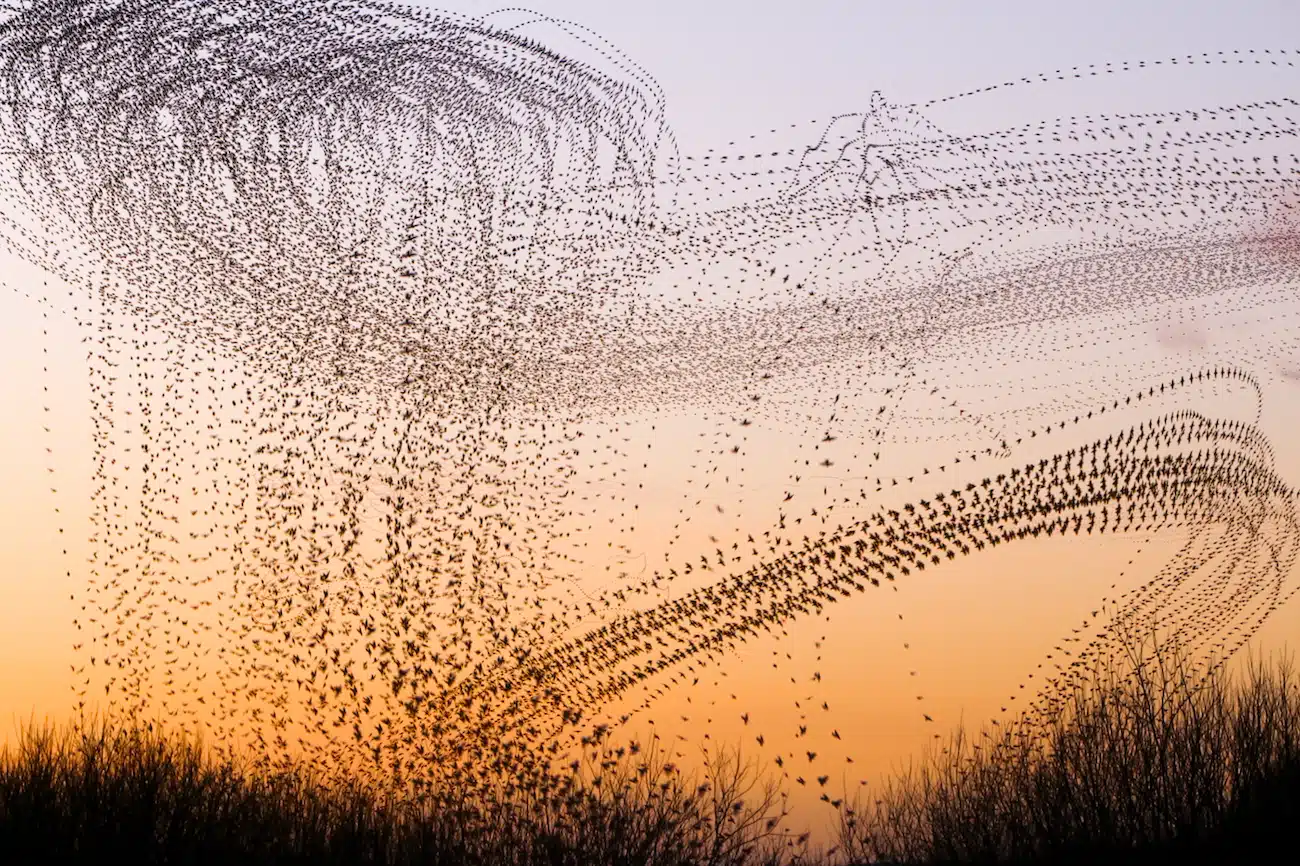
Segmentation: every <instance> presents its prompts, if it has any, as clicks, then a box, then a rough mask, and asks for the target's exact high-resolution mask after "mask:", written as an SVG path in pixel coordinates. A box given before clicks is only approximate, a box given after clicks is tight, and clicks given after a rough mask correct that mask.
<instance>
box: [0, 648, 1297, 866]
mask: <svg viewBox="0 0 1300 866" xmlns="http://www.w3.org/2000/svg"><path fill="white" fill-rule="evenodd" d="M1094 674H1095V675H1094V676H1093V678H1092V681H1091V682H1090V683H1089V684H1088V685H1087V686H1086V687H1081V688H1080V689H1079V690H1078V691H1077V692H1075V693H1074V694H1073V695H1072V696H1070V698H1069V700H1067V701H1066V702H1064V703H1063V704H1061V705H1059V708H1058V710H1057V711H1056V712H1055V714H1054V715H1053V716H1052V717H1050V718H1047V719H1044V720H1042V722H1041V724H1040V726H1039V727H1037V728H1034V729H1033V730H1032V731H1031V729H1030V727H1029V726H1028V725H1027V724H1025V723H1021V724H1020V725H1007V726H1004V727H1003V728H1001V729H995V730H997V731H998V733H997V736H996V737H994V736H993V734H992V732H990V731H985V732H981V735H979V736H977V737H972V736H970V735H965V734H958V735H956V736H955V737H954V738H953V739H952V740H951V741H950V743H949V744H948V747H947V749H946V750H944V751H936V752H935V753H934V754H932V755H930V756H929V758H928V759H927V760H926V762H925V763H924V764H923V765H922V766H921V768H920V769H918V770H916V771H914V772H912V773H911V774H909V775H907V776H904V777H902V778H900V779H898V780H895V781H894V782H892V783H891V784H890V785H889V786H888V788H887V789H886V792H885V794H884V795H883V796H882V797H881V798H880V799H879V800H877V801H875V802H873V803H871V804H868V805H863V804H854V806H853V808H852V809H850V810H845V811H843V812H842V813H841V819H842V823H841V826H840V834H839V838H838V839H837V840H836V841H837V844H836V845H835V847H834V848H832V849H831V850H830V851H829V852H826V853H825V854H821V853H819V852H814V851H811V850H809V848H808V845H807V842H806V837H802V836H796V835H794V834H793V833H791V832H789V831H788V830H787V828H786V827H785V819H786V814H785V812H784V808H783V807H784V801H783V799H782V798H781V796H780V795H779V792H778V791H777V790H776V788H775V787H774V786H773V785H772V784H771V783H770V782H768V781H766V780H764V779H763V778H761V777H760V775H759V774H758V771H757V770H756V768H755V765H754V764H752V763H748V762H745V761H744V760H742V758H741V756H740V755H739V754H737V753H726V752H723V753H717V754H714V755H711V756H709V760H708V762H707V764H706V766H705V770H704V771H703V775H702V776H701V775H697V776H694V777H688V776H687V775H686V774H683V773H682V772H680V770H678V769H677V768H676V767H674V766H673V765H672V764H670V763H668V762H667V761H666V760H664V759H663V757H662V756H660V755H658V754H655V753H653V752H652V753H650V754H647V755H638V756H636V758H635V759H629V758H628V756H626V755H624V756H623V757H622V758H619V756H618V755H617V754H616V753H613V752H611V751H609V750H608V749H605V748H604V747H603V746H601V747H600V748H598V749H597V750H596V751H594V752H593V753H589V755H591V756H592V757H590V758H589V760H588V761H587V763H586V764H584V765H582V766H580V767H579V768H578V770H577V771H576V772H575V775H574V777H573V780H572V783H571V784H570V785H569V786H568V787H567V789H565V790H564V791H563V792H562V793H561V794H558V795H555V794H551V795H547V796H541V795H537V796H531V795H530V796H525V797H522V798H519V797H517V798H515V799H514V800H512V801H511V802H509V803H504V804H498V805H496V806H494V807H493V808H492V809H482V808H471V807H470V806H468V805H465V806H463V807H448V806H447V805H446V804H445V803H444V804H443V805H442V806H439V807H431V806H428V805H424V806H416V805H413V804H411V803H406V802H397V801H395V800H393V799H391V798H380V797H375V796H372V795H369V794H367V793H365V792H363V791H360V790H353V789H348V788H342V789H340V788H337V787H334V788H331V787H327V786H325V785H323V784H321V783H320V782H318V781H317V780H314V779H313V778H312V777H311V776H310V774H308V773H306V772H302V771H291V772H283V773H279V774H276V775H274V776H264V775H258V774H256V773H253V772H250V771H248V770H247V769H246V766H247V765H240V764H238V763H217V762H215V761H213V760H211V759H209V758H207V757H206V756H205V752H204V751H203V749H202V748H201V746H200V744H199V743H196V742H191V741H188V740H186V739H184V738H176V737H168V736H165V735H164V734H162V733H161V732H158V731H154V730H150V729H148V728H140V727H132V726H125V725H117V724H112V723H109V722H105V721H97V722H90V723H86V724H82V725H75V726H72V727H69V728H67V729H64V730H62V731H60V730H56V729H54V728H52V727H49V726H45V727H29V728H28V729H27V730H25V731H24V733H23V734H22V736H21V738H20V740H19V742H18V744H17V746H16V747H15V748H12V749H6V750H5V751H4V752H3V753H0V852H3V853H0V861H3V862H5V863H14V864H25V863H41V864H45V863H83V862H84V863H96V864H98V863H132V864H147V863H156V864H164V863H165V864H189V863H194V864H199V863H214V864H216V863H221V864H229V863H237V864H240V866H256V864H270V863H275V864H289V863H312V864H343V863H347V864H370V863H375V864H378V863H383V864H416V863H421V864H423V863H430V864H432V863H446V864H493V866H496V864H500V866H512V864H519V866H524V864H574V866H597V864H626V866H633V864H683V866H684V864H716V866H751V864H752V866H759V864H771V866H776V864H795V863H804V864H813V863H825V864H832V863H838V864H843V863H865V862H879V861H892V862H916V863H922V862H928V863H938V862H990V863H992V862H1023V863H1119V862H1141V863H1152V862H1164V861H1175V862H1179V863H1189V862H1192V863H1194V862H1205V861H1206V860H1211V861H1213V862H1230V863H1243V862H1246V863H1249V862H1277V861H1275V860H1272V859H1264V858H1265V856H1266V852H1269V851H1271V850H1273V849H1274V848H1278V849H1279V850H1285V848H1284V847H1282V846H1284V845H1286V844H1288V843H1289V841H1290V839H1291V838H1292V836H1291V833H1290V831H1291V821H1295V820H1297V819H1300V687H1298V685H1297V680H1296V678H1295V676H1294V674H1293V668H1292V666H1291V664H1290V662H1289V660H1284V661H1283V662H1282V663H1279V664H1276V665H1272V666H1266V665H1264V664H1262V663H1260V662H1259V661H1257V660H1256V661H1252V662H1251V664H1250V665H1249V666H1248V668H1247V673H1246V675H1245V676H1244V677H1239V678H1237V679H1236V680H1234V679H1232V678H1230V677H1229V676H1227V675H1226V674H1224V673H1223V671H1222V669H1221V668H1220V669H1216V670H1215V671H1214V672H1212V673H1210V674H1208V675H1202V674H1194V673H1193V672H1192V670H1191V668H1189V666H1187V665H1184V664H1181V663H1180V662H1179V661H1178V660H1177V659H1173V660H1170V659H1163V658H1155V659H1145V660H1143V661H1142V663H1141V664H1139V665H1137V666H1136V668H1134V667H1133V666H1130V667H1128V668H1127V669H1126V670H1125V671H1123V672H1122V671H1121V670H1120V669H1118V668H1115V667H1111V668H1109V669H1107V670H1104V671H1096V672H1094ZM1031 734H1032V735H1031ZM598 745H599V744H598ZM977 746H978V748H976V747H977ZM1284 859H1285V858H1284Z"/></svg>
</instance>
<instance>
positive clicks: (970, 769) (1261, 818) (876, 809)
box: [841, 654, 1300, 863]
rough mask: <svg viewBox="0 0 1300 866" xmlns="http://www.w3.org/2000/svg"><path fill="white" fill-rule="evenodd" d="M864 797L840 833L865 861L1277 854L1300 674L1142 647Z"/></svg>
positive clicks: (1284, 824) (1219, 858) (1292, 781)
mask: <svg viewBox="0 0 1300 866" xmlns="http://www.w3.org/2000/svg"><path fill="white" fill-rule="evenodd" d="M856 805H857V806H858V808H856V809H854V811H853V814H847V813H846V814H845V815H844V816H843V820H842V826H841V843H842V846H843V848H844V850H846V851H847V852H849V853H850V854H851V855H852V856H853V857H855V858H856V859H859V860H861V861H871V860H880V861H901V862H931V863H936V862H988V863H1033V862H1046V863H1123V862H1133V863H1152V862H1178V863H1187V862H1206V861H1207V860H1208V861H1211V862H1221V863H1251V862H1277V861H1274V860H1272V859H1271V858H1270V859H1259V860H1257V859H1256V858H1266V857H1267V855H1268V853H1269V852H1271V851H1273V850H1278V851H1281V850H1286V849H1287V847H1289V846H1290V845H1292V844H1293V837H1292V836H1291V833H1290V829H1291V828H1290V826H1289V821H1288V819H1289V820H1290V821H1296V820H1300V684H1298V683H1297V679H1296V677H1295V672H1294V668H1293V666H1292V663H1291V660H1290V658H1289V657H1288V658H1286V659H1283V660H1282V661H1281V662H1280V663H1278V664H1275V665H1272V666H1269V665H1265V664H1263V663H1262V662H1261V661H1260V660H1258V659H1250V660H1248V665H1247V667H1246V671H1245V674H1244V676H1241V677H1237V678H1235V679H1234V678H1233V677H1231V676H1229V675H1228V674H1227V673H1226V672H1225V668H1224V667H1223V666H1222V665H1219V666H1214V667H1212V668H1210V669H1209V671H1208V672H1203V671H1202V670H1199V669H1194V668H1193V667H1192V666H1191V665H1189V664H1187V663H1186V661H1185V660H1183V659H1181V658H1178V657H1173V658H1170V657H1166V656H1161V655H1159V654H1153V655H1150V656H1147V657H1141V656H1139V657H1138V659H1137V663H1136V664H1130V665H1126V666H1124V667H1122V668H1121V667H1120V666H1118V665H1109V666H1107V667H1105V668H1098V669H1094V670H1093V671H1091V676H1090V678H1089V680H1088V681H1087V682H1086V683H1085V684H1083V685H1082V686H1080V687H1079V688H1078V689H1077V690H1075V691H1074V692H1073V693H1071V694H1070V695H1068V696H1067V698H1066V700H1065V701H1063V702H1062V703H1061V704H1059V705H1058V706H1057V708H1056V709H1055V710H1054V711H1053V713H1052V714H1051V715H1050V716H1046V717H1044V718H1041V719H1040V720H1038V721H1037V722H1036V723H1034V724H1032V725H1031V724H1029V723H1028V722H1021V723H1020V724H1018V725H1004V726H1002V727H999V728H993V729H992V730H984V731H981V732H980V733H979V734H978V735H975V736H972V735H969V734H966V733H959V734H957V735H956V736H954V737H953V738H952V739H951V740H950V741H949V743H948V744H947V746H946V748H943V749H941V750H938V751H936V752H935V753H933V754H931V755H929V756H928V757H927V759H926V761H925V762H924V763H923V764H922V766H921V767H920V768H919V769H917V770H915V771H913V772H911V773H910V774H908V775H905V776H903V777H902V778H900V779H898V780H895V781H894V782H893V783H892V784H891V785H890V786H888V787H887V789H886V790H885V793H884V794H883V796H881V797H879V799H876V800H875V801H873V802H872V803H870V804H867V805H865V806H863V804H861V803H859V804H856Z"/></svg>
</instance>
